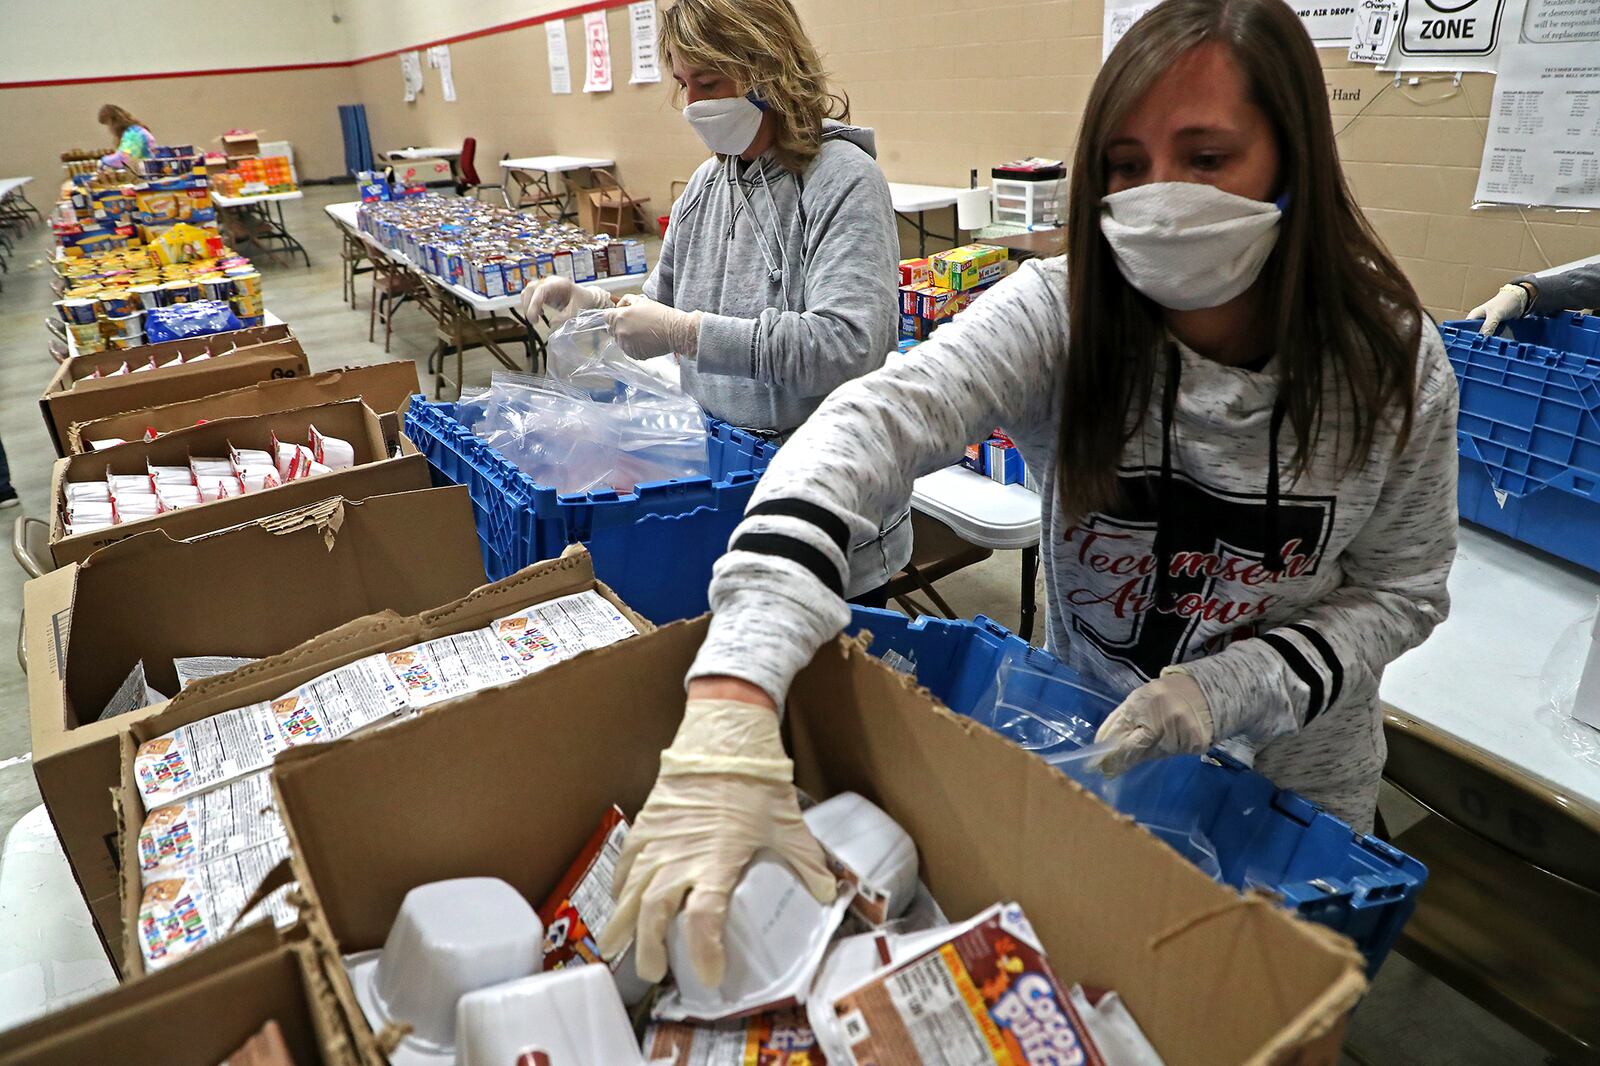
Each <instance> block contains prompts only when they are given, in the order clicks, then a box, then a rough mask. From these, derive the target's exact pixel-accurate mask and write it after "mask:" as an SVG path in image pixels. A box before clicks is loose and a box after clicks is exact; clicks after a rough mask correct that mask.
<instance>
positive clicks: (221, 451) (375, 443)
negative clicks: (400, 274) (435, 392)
mask: <svg viewBox="0 0 1600 1066" xmlns="http://www.w3.org/2000/svg"><path fill="white" fill-rule="evenodd" d="M312 426H316V427H317V429H319V430H320V431H322V432H323V433H324V434H326V435H327V436H330V437H337V438H340V439H342V440H345V441H348V442H349V443H350V445H351V446H352V448H353V449H354V451H355V464H354V465H353V466H351V467H349V468H347V469H343V470H335V471H332V472H331V473H326V474H321V475H318V476H316V477H307V478H301V479H297V480H293V481H289V482H287V483H286V484H283V485H281V486H278V487H275V488H271V489H267V490H265V491H260V492H251V493H248V494H246V495H238V496H228V497H227V498H225V499H213V500H208V501H207V502H204V503H200V504H198V505H196V506H189V507H185V508H183V509H182V510H178V511H165V512H163V513H159V514H151V515H146V516H132V517H133V520H132V521H123V522H121V523H120V524H117V525H109V526H104V527H102V528H97V529H91V530H88V531H85V532H79V533H73V532H70V531H69V529H68V527H67V522H66V506H65V500H66V498H67V493H68V491H69V490H68V486H72V485H78V484H83V483H86V482H104V481H106V479H107V478H108V477H109V476H113V475H117V476H128V475H140V474H147V473H148V471H149V468H150V467H151V466H185V465H188V463H189V461H190V459H191V458H223V457H226V456H227V455H228V452H229V448H230V446H231V447H234V448H250V449H258V450H259V449H265V448H268V447H269V446H270V441H271V440H272V439H273V437H274V436H275V437H276V438H277V439H278V440H280V441H288V442H292V443H299V442H303V441H306V440H307V439H308V437H309V434H310V429H311V427H312ZM429 483H430V479H429V476H428V466H427V461H426V460H425V459H423V457H422V456H420V455H418V454H416V453H415V452H410V453H408V454H404V455H398V456H395V457H394V458H389V455H388V445H387V444H386V443H385V441H384V439H383V428H382V425H381V423H380V422H379V421H378V416H377V415H375V414H373V413H372V411H370V410H369V409H368V408H367V407H366V406H365V405H363V404H362V403H361V401H359V400H343V401H339V402H337V403H330V404H321V405H318V406H315V407H302V408H299V409H297V410H294V411H280V412H274V413H272V414H264V415H241V416H239V417H235V418H219V419H216V420H215V421H211V422H207V423H205V424H204V425H200V426H190V427H189V428H187V429H179V430H173V431H172V432H171V433H168V434H166V435H165V436H162V437H158V438H156V439H155V440H153V441H130V442H128V443H127V444H118V445H116V446H115V447H111V448H106V449H104V450H102V451H97V452H87V453H83V454H80V455H73V456H68V457H67V458H65V459H58V460H57V461H56V465H55V469H54V471H52V473H51V479H50V494H51V499H52V501H53V505H52V514H51V520H50V552H51V555H52V556H53V557H54V559H55V561H56V565H57V566H64V565H65V564H67V563H74V562H80V561H82V560H83V559H85V558H86V557H87V556H88V555H89V553H90V552H92V551H94V550H95V549H97V548H103V547H105V546H106V545H107V544H112V543H115V542H116V541H119V540H124V539H126V538H128V537H131V536H134V535H135V534H138V533H143V532H145V531H146V530H151V529H165V530H167V531H168V532H169V533H171V534H172V535H173V536H174V537H194V536H199V535H200V534H202V533H210V532H212V531H213V530H217V529H225V528H227V527H229V526H233V525H237V524H239V523H240V522H248V521H251V520H253V519H257V518H262V517H265V516H267V515H270V514H275V513H277V512H279V511H285V510H289V509H292V508H295V507H300V506H303V505H305V504H307V503H311V502H314V501H316V500H320V499H324V498H326V497H329V496H341V495H342V496H350V497H362V496H374V495H380V494H382V493H385V492H405V491H408V490H410V489H423V488H427V487H428V485H429Z"/></svg>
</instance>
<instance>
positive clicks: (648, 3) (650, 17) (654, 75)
mask: <svg viewBox="0 0 1600 1066" xmlns="http://www.w3.org/2000/svg"><path fill="white" fill-rule="evenodd" d="M628 28H629V32H630V34H631V36H632V38H633V76H632V77H630V78H629V79H628V84H629V85H653V84H654V83H656V82H658V81H660V80H661V60H660V58H659V56H658V55H657V54H656V0H640V2H639V3H637V4H629V5H628Z"/></svg>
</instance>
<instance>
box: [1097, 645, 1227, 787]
mask: <svg viewBox="0 0 1600 1066" xmlns="http://www.w3.org/2000/svg"><path fill="white" fill-rule="evenodd" d="M1214 730H1215V726H1214V725H1213V724H1212V720H1211V708H1210V706H1209V705H1207V703H1206V697H1205V693H1203V692H1201V691H1200V685H1199V683H1198V682H1196V681H1195V679H1194V678H1192V677H1190V676H1189V675H1188V674H1186V673H1184V672H1182V671H1181V670H1175V669H1169V670H1167V671H1165V672H1163V673H1162V675H1161V676H1160V677H1158V678H1156V679H1155V680H1154V681H1147V682H1145V683H1144V684H1142V685H1140V686H1139V687H1138V688H1136V689H1134V690H1133V691H1132V692H1131V693H1129V694H1128V698H1127V699H1125V700H1123V701H1122V705H1121V706H1119V707H1118V708H1117V709H1116V710H1114V711H1112V712H1111V716H1110V717H1108V718H1107V719H1106V720H1105V721H1104V722H1102V723H1101V724H1100V729H1099V730H1098V731H1097V732H1096V733H1095V735H1094V741H1095V743H1096V744H1106V743H1109V744H1115V745H1116V746H1115V747H1114V748H1112V749H1111V751H1109V752H1107V753H1106V755H1105V757H1104V758H1102V759H1101V760H1100V764H1099V770H1100V772H1101V773H1103V774H1105V775H1106V776H1107V777H1114V776H1115V775H1117V774H1120V773H1122V772H1123V771H1124V770H1127V769H1130V768H1131V767H1134V766H1136V765H1138V764H1139V763H1141V762H1144V761H1145V760H1146V759H1159V758H1163V757H1164V756H1167V755H1195V754H1199V753H1200V752H1203V751H1205V750H1206V749H1207V748H1209V747H1211V742H1212V739H1213V738H1212V733H1213V732H1214Z"/></svg>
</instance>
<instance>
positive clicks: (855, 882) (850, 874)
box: [804, 792, 917, 925]
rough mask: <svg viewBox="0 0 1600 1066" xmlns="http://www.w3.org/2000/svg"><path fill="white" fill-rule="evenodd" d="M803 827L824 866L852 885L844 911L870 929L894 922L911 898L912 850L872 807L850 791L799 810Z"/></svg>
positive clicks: (891, 822)
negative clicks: (818, 846)
mask: <svg viewBox="0 0 1600 1066" xmlns="http://www.w3.org/2000/svg"><path fill="white" fill-rule="evenodd" d="M804 817H805V822H806V827H807V828H808V829H810V830H811V833H812V835H813V836H815V837H816V838H817V842H818V843H819V844H821V845H822V847H823V850H824V851H825V852H826V853H827V858H828V868H829V869H831V870H832V871H833V872H834V875H835V876H836V877H838V878H839V879H840V880H841V881H844V882H846V883H847V884H850V885H852V886H854V888H855V898H854V899H853V900H852V901H851V904H850V909H851V910H852V911H853V912H854V913H855V915H856V916H857V917H859V918H860V919H861V920H862V921H865V922H867V923H868V924H870V925H882V924H883V923H884V922H886V921H888V920H889V919H891V918H898V917H900V916H901V915H902V914H904V913H905V912H906V908H908V907H910V906H911V901H912V899H913V898H914V897H915V896H916V894H917V846H916V844H914V843H913V842H912V840H911V834H909V833H907V832H906V831H905V830H904V829H902V828H900V824H899V823H898V822H896V821H895V820H894V819H893V818H890V817H889V816H888V815H887V814H885V813H884V812H883V810H882V809H881V808H879V807H878V806H877V805H876V804H874V803H872V802H871V801H869V800H868V799H866V798H865V797H864V796H861V795H859V794H857V793H855V792H841V793H839V795H837V796H834V797H832V798H830V799H827V800H824V801H823V802H821V803H819V804H817V805H816V806H814V807H812V808H811V809H810V810H808V811H806V812H805V816H804Z"/></svg>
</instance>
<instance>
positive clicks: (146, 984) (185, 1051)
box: [0, 925, 358, 1066]
mask: <svg viewBox="0 0 1600 1066" xmlns="http://www.w3.org/2000/svg"><path fill="white" fill-rule="evenodd" d="M328 994H329V993H328V988H327V982H326V980H325V979H324V978H323V976H322V974H321V973H320V972H319V970H318V968H317V965H316V961H315V956H314V955H313V953H312V951H311V948H310V946H309V945H308V944H306V943H305V942H304V938H299V939H286V938H284V937H282V936H280V935H278V934H277V933H275V932H273V930H272V929H271V927H270V926H264V925H263V926H256V927H254V928H251V929H248V930H245V931H243V932H241V933H240V934H239V935H238V936H236V937H234V938H233V939H232V940H230V941H229V943H228V944H227V945H225V946H224V947H220V948H218V949H217V950H216V951H212V952H207V953H206V954H204V955H201V956H198V957H196V958H193V959H189V960H187V961H185V962H183V963H181V964H179V965H176V966H173V967H172V968H171V969H169V970H166V971H164V972H162V973H159V974H154V975H152V976H150V977H146V978H144V979H143V980H139V981H133V982H130V983H128V984H125V985H122V986H121V987H120V988H115V989H113V990H111V991H109V992H106V993H105V994H103V995H99V996H95V997H93V998H92V999H88V1000H85V1001H83V1002H81V1003H76V1004H74V1005H72V1006H70V1007H67V1008H66V1009H64V1010H60V1011H57V1012H55V1013H54V1014H49V1015H46V1016H45V1017H43V1018H39V1019H37V1020H35V1021H32V1022H29V1023H27V1024H25V1025H22V1026H19V1027H18V1028H15V1029H11V1030H9V1031H7V1032H3V1033H0V1066H85V1064H86V1063H112V1062H115V1063H128V1064H130V1066H131V1064H133V1063H153V1062H159V1063H163V1064H165V1066H217V1063H219V1062H224V1061H242V1060H236V1059H234V1058H233V1057H232V1056H234V1055H235V1053H236V1052H238V1051H239V1050H240V1048H242V1047H243V1046H244V1045H245V1043H246V1042H247V1041H249V1040H251V1039H252V1038H253V1037H255V1036H256V1035H257V1034H258V1033H259V1032H260V1031H261V1030H262V1028H263V1027H264V1026H266V1024H267V1023H268V1022H272V1023H275V1024H276V1028H277V1032H278V1036H279V1038H280V1039H281V1040H282V1046H283V1048H284V1049H285V1050H287V1052H288V1054H289V1055H290V1057H291V1059H292V1061H293V1062H294V1063H295V1064H296V1066H355V1064H356V1062H357V1061H358V1060H357V1059H356V1057H355V1054H354V1049H353V1047H352V1045H351V1043H350V1036H349V1033H348V1031H347V1030H346V1029H345V1027H344V1025H343V1023H342V1022H341V1021H340V1020H339V1018H338V1017H337V1016H336V1015H335V1014H333V1013H332V1012H331V1011H329V1010H328V1008H327V1000H328Z"/></svg>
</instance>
